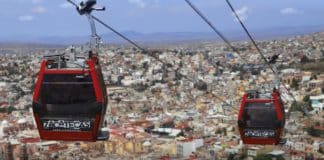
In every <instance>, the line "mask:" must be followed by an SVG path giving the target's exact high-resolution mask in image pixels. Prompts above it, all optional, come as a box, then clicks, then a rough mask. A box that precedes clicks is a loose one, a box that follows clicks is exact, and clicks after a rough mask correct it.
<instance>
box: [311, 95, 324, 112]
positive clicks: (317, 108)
mask: <svg viewBox="0 0 324 160" xmlns="http://www.w3.org/2000/svg"><path fill="white" fill-rule="evenodd" d="M309 99H310V101H311V102H312V107H313V108H314V110H313V111H312V112H313V113H320V112H322V111H323V107H324V94H321V95H319V96H310V97H309Z"/></svg>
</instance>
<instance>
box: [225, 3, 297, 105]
mask: <svg viewBox="0 0 324 160" xmlns="http://www.w3.org/2000/svg"><path fill="white" fill-rule="evenodd" d="M226 2H227V4H228V6H229V7H230V9H231V10H232V13H233V14H234V15H235V17H236V19H237V20H238V21H239V23H240V24H241V26H242V28H243V29H244V31H245V32H246V34H247V35H248V37H249V38H250V40H251V41H252V43H253V45H254V46H255V48H256V49H257V51H258V52H259V54H260V55H261V57H262V59H263V60H264V61H265V63H266V64H267V65H268V67H269V68H270V69H271V70H272V72H273V73H274V74H275V75H277V74H278V73H277V72H276V71H275V70H274V69H273V68H272V66H271V64H270V63H269V62H268V60H267V59H266V58H265V56H264V54H263V53H262V51H261V49H260V48H259V47H258V45H257V43H256V42H255V40H254V39H253V37H252V36H251V34H250V32H249V31H248V29H247V28H246V26H245V25H244V23H243V22H242V20H241V18H240V17H239V16H238V14H237V13H236V11H235V9H234V7H233V6H232V4H231V3H230V1H229V0H226ZM283 86H284V88H285V89H286V90H287V92H288V94H289V95H290V96H292V98H293V99H294V102H297V100H296V98H295V96H294V95H293V94H292V93H291V92H290V90H289V89H288V88H287V87H286V86H285V85H283Z"/></svg>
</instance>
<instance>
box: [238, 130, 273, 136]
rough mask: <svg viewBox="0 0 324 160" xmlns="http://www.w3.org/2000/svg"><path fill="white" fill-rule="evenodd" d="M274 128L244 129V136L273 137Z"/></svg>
mask: <svg viewBox="0 0 324 160" xmlns="http://www.w3.org/2000/svg"><path fill="white" fill-rule="evenodd" d="M275 134H276V133H275V131H274V130H254V129H246V130H244V136H245V137H260V138H273V137H275Z"/></svg>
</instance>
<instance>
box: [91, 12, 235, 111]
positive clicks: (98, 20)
mask: <svg viewBox="0 0 324 160" xmlns="http://www.w3.org/2000/svg"><path fill="white" fill-rule="evenodd" d="M91 16H92V18H93V19H94V20H96V21H97V22H99V23H100V24H102V25H103V26H105V27H106V28H108V29H109V30H111V31H113V32H114V33H116V34H117V35H118V36H120V37H122V38H123V39H125V40H126V41H128V42H129V43H131V44H132V45H134V46H135V47H137V48H138V49H140V50H141V51H142V52H144V53H145V54H147V55H149V56H151V57H153V58H154V59H156V60H157V61H159V62H161V63H162V64H163V65H166V63H165V62H163V61H162V60H160V59H159V58H158V57H157V56H155V55H154V54H152V51H148V50H146V49H144V48H143V47H141V46H140V45H138V44H137V43H136V42H134V41H132V40H130V39H129V38H127V37H126V36H125V35H123V34H122V33H120V32H118V31H117V30H115V29H114V28H112V27H111V26H109V25H108V24H106V23H104V22H103V21H101V20H100V19H99V18H97V17H95V16H93V15H91ZM175 72H177V71H175ZM179 74H180V76H181V77H183V78H185V79H187V80H189V81H191V82H193V80H192V79H190V78H189V77H187V76H185V75H183V74H181V73H179ZM211 94H213V95H214V97H216V98H217V99H218V100H220V101H222V102H223V103H225V104H226V105H228V106H230V107H231V108H233V109H234V110H236V111H237V109H236V108H235V107H233V106H232V105H231V104H229V103H227V102H226V101H224V100H223V99H222V98H220V97H219V96H217V95H215V94H214V93H211Z"/></svg>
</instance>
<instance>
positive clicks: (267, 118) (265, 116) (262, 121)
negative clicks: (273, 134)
mask: <svg viewBox="0 0 324 160" xmlns="http://www.w3.org/2000/svg"><path fill="white" fill-rule="evenodd" d="M243 116H244V117H243V118H244V121H245V122H246V127H247V128H254V127H264V128H274V127H275V124H276V120H277V115H276V109H275V106H274V104H273V103H247V104H246V105H245V110H244V115H243Z"/></svg>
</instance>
